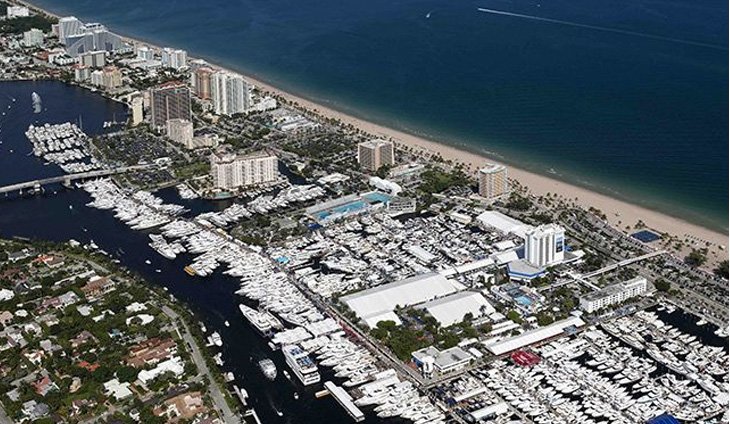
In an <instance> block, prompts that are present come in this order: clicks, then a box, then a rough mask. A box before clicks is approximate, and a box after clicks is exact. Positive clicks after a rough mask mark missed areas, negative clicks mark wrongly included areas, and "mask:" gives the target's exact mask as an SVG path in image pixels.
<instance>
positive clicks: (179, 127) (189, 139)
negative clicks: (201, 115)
mask: <svg viewBox="0 0 730 424" xmlns="http://www.w3.org/2000/svg"><path fill="white" fill-rule="evenodd" d="M167 136H168V137H169V138H170V140H172V141H174V142H176V143H179V144H182V145H183V146H185V148H186V149H190V148H191V147H190V146H191V145H192V143H193V123H192V122H190V121H188V120H187V119H169V120H168V121H167Z"/></svg>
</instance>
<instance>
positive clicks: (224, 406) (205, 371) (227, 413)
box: [162, 306, 243, 424]
mask: <svg viewBox="0 0 730 424" xmlns="http://www.w3.org/2000/svg"><path fill="white" fill-rule="evenodd" d="M162 312H164V313H165V315H167V316H168V317H170V319H171V320H172V322H173V323H174V324H175V329H176V330H177V331H178V333H180V328H179V327H178V326H177V324H176V323H177V322H178V319H179V318H180V315H178V314H177V312H175V311H173V310H172V309H170V308H169V307H168V306H163V307H162ZM179 321H180V323H182V330H183V333H182V334H180V338H182V339H183V340H185V342H186V343H187V344H188V346H190V348H191V356H192V358H193V362H195V365H196V366H197V367H198V372H199V373H200V374H202V375H205V376H206V377H208V381H209V382H210V384H209V385H208V392H209V394H210V398H211V399H212V400H213V404H214V405H215V409H216V410H217V411H218V413H219V414H220V416H221V419H223V422H224V423H227V424H228V423H230V424H233V423H240V422H242V421H243V420H242V418H241V416H240V415H238V414H236V413H234V412H233V410H231V407H230V406H229V405H228V402H226V398H225V396H224V395H223V392H222V391H221V388H220V387H218V384H217V383H216V380H215V378H214V376H213V373H212V372H211V371H210V368H208V364H207V363H206V362H205V358H203V354H202V353H201V352H200V349H199V348H198V343H197V342H196V341H195V339H194V338H193V336H192V335H191V334H190V330H189V329H188V326H187V324H185V321H183V320H182V319H179Z"/></svg>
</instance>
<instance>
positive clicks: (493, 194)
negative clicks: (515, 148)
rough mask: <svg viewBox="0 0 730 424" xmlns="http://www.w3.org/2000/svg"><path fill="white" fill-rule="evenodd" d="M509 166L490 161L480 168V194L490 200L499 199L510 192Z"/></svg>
mask: <svg viewBox="0 0 730 424" xmlns="http://www.w3.org/2000/svg"><path fill="white" fill-rule="evenodd" d="M508 189H509V187H508V185H507V167H505V166H504V165H498V164H496V163H489V164H487V165H486V166H485V167H484V168H482V169H480V170H479V195H480V196H482V197H484V198H485V199H488V200H494V199H498V198H500V197H502V196H504V195H505V194H507V192H508Z"/></svg>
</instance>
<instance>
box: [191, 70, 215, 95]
mask: <svg viewBox="0 0 730 424" xmlns="http://www.w3.org/2000/svg"><path fill="white" fill-rule="evenodd" d="M213 72H215V71H213V69H211V68H209V67H207V66H203V67H201V68H198V69H196V70H195V73H194V74H193V75H194V78H195V84H194V85H195V95H196V96H198V98H199V99H201V100H210V76H211V75H212V74H213Z"/></svg>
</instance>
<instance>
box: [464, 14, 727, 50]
mask: <svg viewBox="0 0 730 424" xmlns="http://www.w3.org/2000/svg"><path fill="white" fill-rule="evenodd" d="M477 10H478V11H480V12H483V13H489V14H492V15H502V16H511V17H514V18H522V19H530V20H533V21H540V22H549V23H552V24H558V25H565V26H572V27H576V28H585V29H592V30H595V31H604V32H612V33H614V34H622V35H628V36H633V37H641V38H648V39H651V40H660V41H667V42H670V43H679V44H686V45H690V46H697V47H705V48H708V49H715V50H727V47H726V46H721V45H718V44H710V43H703V42H701V41H692V40H684V39H682V38H674V37H665V36H663V35H656V34H647V33H645V32H638V31H631V30H627V29H619V28H610V27H603V26H599V25H589V24H582V23H580V22H571V21H562V20H560V19H552V18H543V17H541V16H533V15H523V14H521V13H514V12H506V11H504V10H495V9H486V8H483V7H478V8H477Z"/></svg>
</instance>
